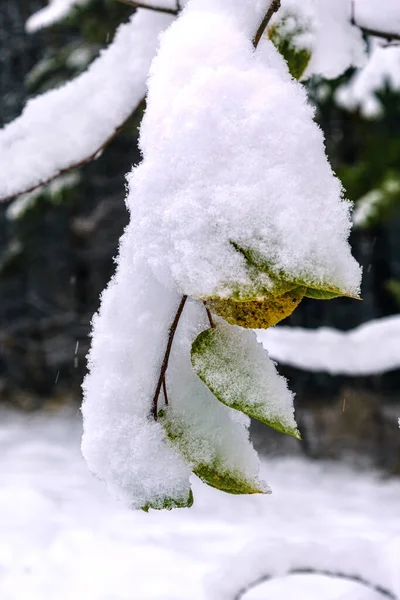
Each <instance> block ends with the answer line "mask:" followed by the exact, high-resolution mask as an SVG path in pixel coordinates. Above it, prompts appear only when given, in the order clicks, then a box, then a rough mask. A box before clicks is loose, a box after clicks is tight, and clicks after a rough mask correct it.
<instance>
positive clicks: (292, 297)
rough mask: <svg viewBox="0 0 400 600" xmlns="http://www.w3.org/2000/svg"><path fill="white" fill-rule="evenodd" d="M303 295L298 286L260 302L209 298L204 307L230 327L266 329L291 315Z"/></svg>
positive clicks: (301, 288) (303, 289) (266, 297)
mask: <svg viewBox="0 0 400 600" xmlns="http://www.w3.org/2000/svg"><path fill="white" fill-rule="evenodd" d="M304 294H305V288H303V287H299V286H298V287H296V288H295V289H294V290H292V291H290V292H286V293H285V294H282V295H281V296H276V295H272V294H270V295H269V296H267V295H265V297H264V298H263V299H262V300H258V299H254V300H248V301H242V300H236V299H234V298H226V299H225V298H209V299H207V300H206V301H205V305H206V306H207V308H209V309H210V310H211V311H212V312H214V313H216V314H217V315H219V316H220V317H222V318H223V319H225V321H227V322H228V323H230V324H231V325H240V326H241V327H244V328H246V329H267V328H268V327H272V325H276V323H279V321H282V319H285V318H286V317H288V316H289V315H291V314H292V312H293V311H294V309H295V308H296V307H297V306H298V305H299V304H300V302H301V301H302V299H303V297H304Z"/></svg>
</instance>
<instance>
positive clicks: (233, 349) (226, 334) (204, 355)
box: [191, 322, 300, 439]
mask: <svg viewBox="0 0 400 600" xmlns="http://www.w3.org/2000/svg"><path fill="white" fill-rule="evenodd" d="M191 359H192V365H193V367H194V369H195V371H196V373H197V374H198V376H199V377H200V379H201V380H202V381H203V382H204V383H205V384H206V386H207V387H208V388H209V389H210V390H211V392H212V393H213V394H214V396H215V397H216V398H217V399H218V400H219V401H220V402H222V403H223V404H225V405H226V406H229V407H230V408H233V409H235V410H239V411H241V412H243V413H245V414H246V415H248V416H249V417H252V418H254V419H257V420H259V421H262V422H263V423H265V424H266V425H269V426H270V427H272V428H273V429H276V430H277V431H280V432H282V433H287V434H288V435H291V436H293V437H295V438H297V439H300V433H299V431H298V429H297V427H296V421H295V419H294V415H293V395H292V393H291V392H290V391H289V389H288V387H287V383H286V380H285V379H284V378H283V377H281V376H280V375H279V374H278V373H277V371H276V368H275V365H274V363H273V362H272V361H271V360H270V358H269V357H268V354H267V353H266V352H265V350H264V349H263V348H262V346H261V344H259V343H258V342H257V339H256V335H255V333H254V332H250V331H245V330H243V329H240V328H239V327H234V326H230V325H227V324H226V323H223V322H220V323H218V324H217V325H216V327H214V328H211V329H207V330H206V331H203V332H202V333H201V334H200V335H199V336H197V338H196V339H195V341H194V342H193V345H192V351H191Z"/></svg>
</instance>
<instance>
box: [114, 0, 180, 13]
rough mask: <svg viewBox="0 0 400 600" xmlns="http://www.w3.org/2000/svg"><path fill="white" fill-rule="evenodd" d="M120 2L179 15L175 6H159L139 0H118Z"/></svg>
mask: <svg viewBox="0 0 400 600" xmlns="http://www.w3.org/2000/svg"><path fill="white" fill-rule="evenodd" d="M118 2H122V4H127V5H128V6H132V7H133V8H148V9H149V10H154V11H155V12H161V13H167V14H168V15H177V14H178V10H175V9H174V8H165V7H163V6H157V5H154V4H146V2H138V1H137V0H118Z"/></svg>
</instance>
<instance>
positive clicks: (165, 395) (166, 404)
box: [162, 374, 168, 406]
mask: <svg viewBox="0 0 400 600" xmlns="http://www.w3.org/2000/svg"><path fill="white" fill-rule="evenodd" d="M165 377H166V374H165V375H164V379H163V380H162V386H163V392H164V399H165V406H168V394H167V383H166V381H165Z"/></svg>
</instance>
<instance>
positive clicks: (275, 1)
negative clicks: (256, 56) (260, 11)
mask: <svg viewBox="0 0 400 600" xmlns="http://www.w3.org/2000/svg"><path fill="white" fill-rule="evenodd" d="M280 7H281V0H272V1H271V4H270V6H269V8H268V10H267V12H266V14H265V17H264V18H263V20H262V21H261V23H260V26H259V28H258V29H257V32H256V34H255V36H254V38H253V46H254V48H257V46H258V44H259V43H260V40H261V38H262V36H263V33H264V31H265V30H266V28H267V27H268V23H269V22H270V20H271V19H272V16H273V14H274V13H276V11H277V10H279V9H280Z"/></svg>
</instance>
